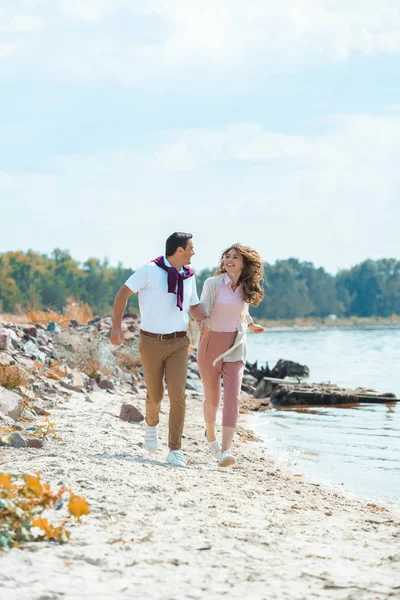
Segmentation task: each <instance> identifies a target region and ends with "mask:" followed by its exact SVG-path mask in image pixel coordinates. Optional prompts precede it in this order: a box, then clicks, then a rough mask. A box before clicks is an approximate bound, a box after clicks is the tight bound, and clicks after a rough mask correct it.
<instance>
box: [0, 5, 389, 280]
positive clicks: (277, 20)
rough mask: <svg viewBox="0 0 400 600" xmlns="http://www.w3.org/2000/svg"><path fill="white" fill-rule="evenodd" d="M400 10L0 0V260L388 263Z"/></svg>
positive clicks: (333, 267) (335, 267) (130, 263)
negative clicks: (187, 238)
mask: <svg viewBox="0 0 400 600" xmlns="http://www.w3.org/2000/svg"><path fill="white" fill-rule="evenodd" d="M399 72H400V4H398V2H397V0H381V1H380V3H379V12H377V4H376V2H374V1H372V0H353V2H352V3H351V5H350V3H348V2H347V1H346V2H345V1H344V0H336V1H335V2H332V1H331V0H296V1H294V0H281V1H280V2H279V3H276V2H273V1H270V0H229V1H228V0H213V1H211V0H202V2H199V1H195V0H185V1H183V0H148V2H146V3H143V2H139V1H137V0H107V2H106V1H105V0H104V1H103V0H85V2H84V3H82V2H79V1H78V0H51V1H50V0H14V1H11V0H3V1H2V3H1V6H0V205H1V215H2V216H3V218H4V222H3V224H2V229H1V231H2V235H1V237H0V252H4V251H8V250H16V249H22V250H26V249H28V248H33V249H34V250H36V251H39V252H44V253H48V252H50V251H51V250H52V249H54V248H55V247H61V248H63V249H64V248H65V249H69V250H70V252H71V253H72V255H73V256H74V257H75V258H77V259H78V260H85V259H86V258H88V257H90V256H96V257H99V258H103V257H108V258H109V260H110V261H111V263H112V264H116V263H117V262H122V263H123V264H124V265H125V266H132V267H137V266H138V265H140V264H141V263H142V262H144V261H145V260H148V259H151V258H152V257H153V256H155V255H157V254H159V253H160V251H161V250H162V248H163V244H164V240H165V238H166V237H167V236H168V235H169V233H171V232H172V231H174V230H188V231H192V232H193V233H194V235H195V244H196V257H195V266H197V267H198V268H202V267H205V266H212V265H214V264H215V263H216V262H217V258H218V255H219V252H220V251H221V250H222V249H223V248H224V247H225V246H226V245H229V244H230V243H232V242H234V241H241V242H243V243H247V244H249V245H252V246H254V247H255V248H257V249H258V250H259V251H260V253H261V254H262V256H263V258H264V259H265V260H267V261H269V262H274V261H275V260H276V259H279V258H287V257H289V256H295V257H298V258H299V259H301V260H309V261H312V262H314V263H315V264H316V265H318V266H324V267H325V268H326V269H327V270H329V271H331V272H336V271H337V270H338V269H339V268H345V267H348V266H351V265H353V264H355V263H357V262H360V261H361V260H363V259H365V258H380V257H395V258H398V259H400V244H399V242H398V235H399V234H398V231H399V218H400V194H399V191H400V174H399V168H398V163H399V158H400V82H399Z"/></svg>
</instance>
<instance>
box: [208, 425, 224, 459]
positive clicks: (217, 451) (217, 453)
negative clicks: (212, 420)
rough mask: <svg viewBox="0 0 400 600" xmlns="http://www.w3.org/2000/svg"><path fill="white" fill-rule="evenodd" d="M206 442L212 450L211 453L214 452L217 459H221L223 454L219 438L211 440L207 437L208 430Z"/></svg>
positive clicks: (213, 454)
mask: <svg viewBox="0 0 400 600" xmlns="http://www.w3.org/2000/svg"><path fill="white" fill-rule="evenodd" d="M205 435H206V444H207V448H208V450H209V452H210V454H212V456H213V457H214V458H216V459H217V460H219V458H220V456H221V446H220V445H219V441H218V440H214V441H213V442H209V441H208V439H207V432H206V434H205Z"/></svg>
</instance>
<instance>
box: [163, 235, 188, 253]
mask: <svg viewBox="0 0 400 600" xmlns="http://www.w3.org/2000/svg"><path fill="white" fill-rule="evenodd" d="M192 237H193V235H192V234H191V233H182V231H175V233H173V234H172V235H170V236H169V238H168V239H167V241H166V242H165V256H172V255H173V254H175V252H176V251H177V250H178V248H183V249H184V250H185V248H186V246H187V244H188V241H189V240H191V239H192Z"/></svg>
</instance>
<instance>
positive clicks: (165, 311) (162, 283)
mask: <svg viewBox="0 0 400 600" xmlns="http://www.w3.org/2000/svg"><path fill="white" fill-rule="evenodd" d="M164 262H165V264H166V266H167V267H170V266H171V264H170V263H169V262H168V260H167V259H166V258H165V256H164ZM125 285H126V286H127V287H128V288H129V289H130V290H132V292H135V293H136V292H138V293H139V309H140V317H141V324H140V327H141V329H143V331H149V332H150V333H164V334H166V333H174V332H175V331H186V329H187V328H188V325H189V308H190V307H191V306H195V305H196V304H199V302H200V300H199V297H198V295H197V290H196V277H195V275H193V277H188V278H187V279H184V281H183V286H184V288H183V289H184V298H183V310H180V309H179V308H178V307H177V305H176V300H177V296H176V294H170V293H169V292H168V273H167V271H164V269H161V268H160V267H157V265H156V264H155V263H153V262H150V263H146V264H144V265H142V266H141V267H140V268H139V269H138V270H137V271H136V272H135V273H133V274H132V275H131V276H130V277H129V279H127V281H126V282H125Z"/></svg>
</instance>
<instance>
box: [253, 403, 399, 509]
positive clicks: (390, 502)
mask: <svg viewBox="0 0 400 600" xmlns="http://www.w3.org/2000/svg"><path fill="white" fill-rule="evenodd" d="M310 408H313V407H310ZM262 414H263V413H262ZM241 417H242V424H244V427H245V428H246V429H248V430H250V431H253V432H254V435H255V437H256V438H257V440H256V441H254V442H253V443H254V444H259V445H260V446H261V447H265V448H267V449H268V450H269V451H270V456H271V458H273V459H274V460H275V461H276V462H277V464H278V465H279V466H280V468H281V469H282V470H283V471H285V472H286V474H288V475H291V476H293V474H294V472H295V471H296V472H301V471H302V467H301V466H299V467H298V468H295V465H294V464H292V465H291V464H290V462H291V461H290V459H289V458H287V457H284V456H283V455H282V454H281V453H280V452H278V451H275V450H271V449H270V448H269V447H268V441H267V440H266V439H264V438H262V437H260V434H259V433H257V425H256V424H255V423H252V421H254V420H257V419H259V418H260V413H258V412H254V411H253V412H249V413H248V414H243V415H241ZM297 460H298V459H297ZM302 477H304V481H307V482H308V483H310V484H312V485H313V484H314V485H315V484H319V485H321V486H322V487H324V488H327V489H330V490H332V491H334V492H339V493H340V494H342V495H343V496H346V497H348V498H350V499H352V500H356V501H357V500H358V501H360V502H368V503H376V504H379V505H380V506H383V507H385V508H387V509H389V510H393V511H394V512H395V513H396V514H398V516H399V518H400V499H396V498H393V497H389V496H386V497H380V498H379V497H377V496H376V497H375V496H374V495H372V496H368V494H367V493H363V492H361V491H358V492H357V491H356V490H354V491H351V490H350V489H348V488H345V487H344V486H343V487H342V485H340V484H339V483H333V482H329V481H324V480H323V479H321V478H319V477H318V476H317V475H315V476H314V475H311V474H309V473H307V472H305V471H304V472H302Z"/></svg>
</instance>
